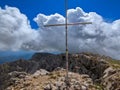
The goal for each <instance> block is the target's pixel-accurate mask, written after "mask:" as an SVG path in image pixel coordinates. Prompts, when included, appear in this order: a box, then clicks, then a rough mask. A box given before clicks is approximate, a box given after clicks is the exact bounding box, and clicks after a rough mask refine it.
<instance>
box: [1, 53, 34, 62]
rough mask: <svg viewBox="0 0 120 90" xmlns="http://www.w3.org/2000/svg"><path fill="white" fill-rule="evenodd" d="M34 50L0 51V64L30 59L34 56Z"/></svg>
mask: <svg viewBox="0 0 120 90" xmlns="http://www.w3.org/2000/svg"><path fill="white" fill-rule="evenodd" d="M33 54H34V52H26V51H16V52H13V51H0V64H2V63H5V62H12V61H15V60H19V59H25V60H28V59H30V58H31V57H32V55H33Z"/></svg>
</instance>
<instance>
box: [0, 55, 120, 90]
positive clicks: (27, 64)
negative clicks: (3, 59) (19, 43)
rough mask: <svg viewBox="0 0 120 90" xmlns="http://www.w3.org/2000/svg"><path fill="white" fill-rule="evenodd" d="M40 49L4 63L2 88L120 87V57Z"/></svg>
mask: <svg viewBox="0 0 120 90" xmlns="http://www.w3.org/2000/svg"><path fill="white" fill-rule="evenodd" d="M65 65H66V64H65V54H57V55H55V54H50V53H36V54H34V55H33V56H32V58H31V59H30V60H27V61H26V60H22V59H20V60H17V61H14V62H10V63H4V64H1V65H0V90H120V61H119V60H113V59H112V58H110V57H106V56H101V55H98V54H92V53H78V54H69V72H68V81H67V83H66V70H65Z"/></svg>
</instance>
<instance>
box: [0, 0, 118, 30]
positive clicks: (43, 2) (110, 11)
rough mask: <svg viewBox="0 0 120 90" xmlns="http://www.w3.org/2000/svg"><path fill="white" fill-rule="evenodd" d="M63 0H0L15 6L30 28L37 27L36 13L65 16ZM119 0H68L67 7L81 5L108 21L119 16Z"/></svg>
mask: <svg viewBox="0 0 120 90" xmlns="http://www.w3.org/2000/svg"><path fill="white" fill-rule="evenodd" d="M64 2H65V1H64V0H59V1H58V0H35V1H34V0H0V6H1V7H2V8H4V7H5V5H8V6H11V7H17V8H18V9H19V10H20V11H21V12H22V13H24V14H25V15H26V16H27V17H28V19H29V20H30V23H31V26H32V28H38V26H37V24H36V23H35V22H34V21H33V18H34V17H36V15H37V14H38V13H43V14H45V15H50V14H54V13H59V14H62V15H64V16H65V12H64V11H65V9H64ZM119 3H120V1H119V0H68V8H69V9H71V8H76V7H81V8H82V9H83V10H84V11H85V12H96V13H98V14H100V15H101V16H103V17H104V18H105V19H107V20H109V21H113V20H116V19H119V18H120V12H119Z"/></svg>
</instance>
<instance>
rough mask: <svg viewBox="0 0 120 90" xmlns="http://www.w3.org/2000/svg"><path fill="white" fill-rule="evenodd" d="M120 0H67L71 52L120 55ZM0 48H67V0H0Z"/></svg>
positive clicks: (53, 50) (38, 49)
mask: <svg viewBox="0 0 120 90" xmlns="http://www.w3.org/2000/svg"><path fill="white" fill-rule="evenodd" d="M119 3H120V1H119V0H99V1H98V0H68V13H67V14H68V22H69V23H73V22H92V25H78V26H70V27H69V28H68V29H69V30H68V45H69V46H68V47H69V52H70V53H76V52H93V53H98V54H101V55H106V56H110V57H112V58H115V59H120V42H118V41H119V40H120V31H119V28H120V12H119V7H120V6H119ZM0 7H1V8H0V52H2V51H6V52H7V51H21V50H24V51H40V52H65V28H64V26H62V27H49V28H45V27H44V25H45V24H56V23H58V24H59V23H64V22H65V9H64V0H59V1H58V0H35V1H33V0H0Z"/></svg>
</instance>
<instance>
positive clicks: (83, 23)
mask: <svg viewBox="0 0 120 90" xmlns="http://www.w3.org/2000/svg"><path fill="white" fill-rule="evenodd" d="M80 24H82V25H86V24H92V22H77V23H68V24H67V25H80ZM65 25H66V24H48V25H44V27H50V26H65Z"/></svg>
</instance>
